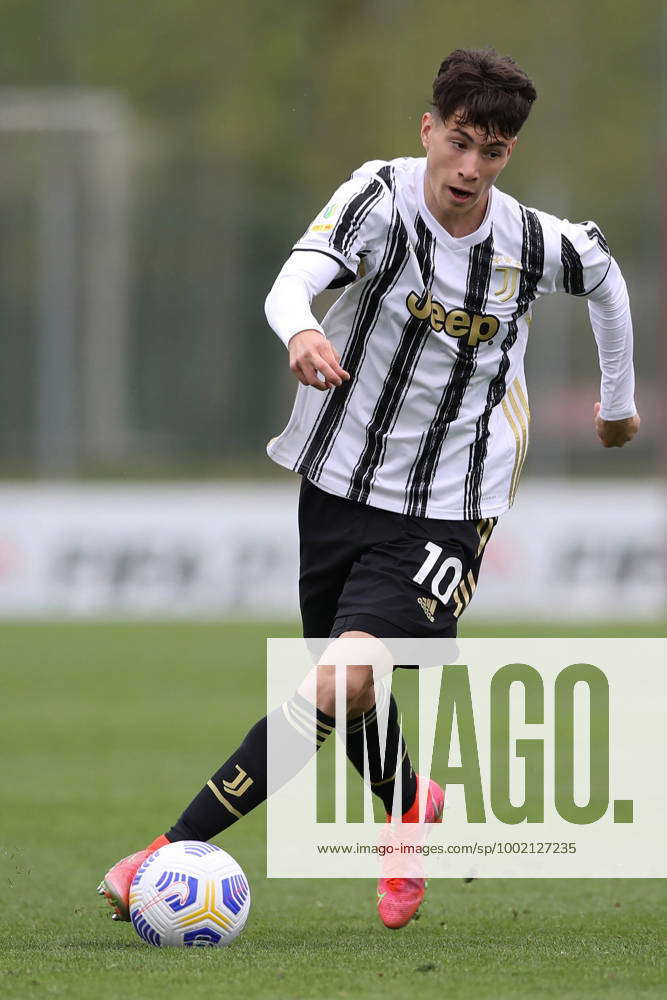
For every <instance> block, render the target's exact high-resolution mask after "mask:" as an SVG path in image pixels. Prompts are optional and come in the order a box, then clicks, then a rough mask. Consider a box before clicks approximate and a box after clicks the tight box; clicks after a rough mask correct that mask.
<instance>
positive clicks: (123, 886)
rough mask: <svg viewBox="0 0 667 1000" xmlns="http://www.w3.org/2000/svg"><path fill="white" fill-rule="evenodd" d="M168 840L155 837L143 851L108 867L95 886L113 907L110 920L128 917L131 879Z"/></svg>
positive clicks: (126, 918) (162, 837) (127, 918)
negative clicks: (147, 859)
mask: <svg viewBox="0 0 667 1000" xmlns="http://www.w3.org/2000/svg"><path fill="white" fill-rule="evenodd" d="M168 843H169V841H168V840H167V838H166V837H164V836H160V837H156V838H155V840H154V841H153V843H152V844H149V845H148V847H147V848H146V849H145V850H143V851H137V852H136V854H129V855H128V856H127V857H126V858H121V860H120V861H117V862H116V864H115V865H114V866H113V868H110V869H109V871H108V872H107V873H106V875H105V876H104V878H103V879H102V881H101V882H100V884H99V885H98V887H97V891H98V892H99V894H100V896H104V897H105V899H106V901H107V903H108V904H109V906H110V907H111V908H112V909H113V911H114V912H113V915H112V918H111V919H112V920H127V921H129V919H130V886H131V885H132V879H133V878H134V876H135V875H136V874H137V871H138V870H139V866H140V865H142V864H143V862H144V861H145V860H146V858H147V857H148V856H149V855H150V854H152V853H153V851H157V849H158V848H159V847H164V845H165V844H168Z"/></svg>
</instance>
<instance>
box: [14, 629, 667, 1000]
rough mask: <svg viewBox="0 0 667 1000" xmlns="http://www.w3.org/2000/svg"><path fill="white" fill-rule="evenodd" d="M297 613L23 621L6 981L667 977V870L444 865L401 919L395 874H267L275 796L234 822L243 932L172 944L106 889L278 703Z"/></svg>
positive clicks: (41, 988) (586, 983)
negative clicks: (383, 898)
mask: <svg viewBox="0 0 667 1000" xmlns="http://www.w3.org/2000/svg"><path fill="white" fill-rule="evenodd" d="M512 633H513V634H516V635H521V634H535V629H534V628H530V627H527V626H525V625H523V626H522V625H517V626H516V627H515V628H514V629H510V628H506V629H505V630H504V634H512ZM568 633H569V634H572V630H571V629H568V630H567V631H562V630H560V631H559V630H558V629H557V628H554V629H553V630H552V634H568ZM579 633H580V634H586V630H579ZM296 634H298V633H297V632H296V630H290V629H289V628H286V627H285V626H284V625H283V626H281V627H272V626H270V625H266V626H258V625H247V626H241V625H239V626H221V625H220V626H218V625H89V626H76V625H5V626H2V629H1V637H0V657H1V660H0V662H1V672H0V740H1V741H2V743H3V748H2V758H1V759H2V781H1V787H2V798H1V802H0V886H1V895H0V996H1V997H3V998H7V1000H9V998H21V1000H24V998H27V1000H31V998H38V997H45V998H46V997H67V998H89V1000H97V998H106V997H108V998H112V997H113V998H114V1000H118V998H122V997H127V998H137V1000H144V998H146V1000H149V998H159V1000H165V998H170V997H178V998H183V1000H199V998H202V1000H204V998H206V1000H210V998H213V997H232V996H233V997H243V998H256V997H263V998H264V997H266V998H283V997H285V998H287V997H289V998H293V997H300V998H305V1000H308V998H313V1000H315V998H317V1000H323V998H330V997H331V998H336V997H350V998H354V1000H363V998H375V997H378V998H380V997H382V998H394V997H396V998H399V997H400V998H403V997H413V996H414V997H419V998H422V997H423V998H431V997H434V998H435V997H438V998H443V997H444V998H447V1000H485V998H493V1000H503V998H510V997H511V998H530V1000H539V998H543V997H554V998H556V997H557V998H559V1000H567V998H572V1000H574V998H577V1000H581V998H598V997H600V998H603V997H604V998H607V997H609V998H624V1000H626V998H633V997H656V998H657V997H664V996H665V995H666V993H665V989H666V988H665V982H666V980H667V973H666V970H665V966H664V942H665V939H666V930H667V922H666V919H665V917H666V906H665V893H664V887H663V883H662V882H660V881H648V880H623V881H612V880H609V881H607V880H583V881H568V880H563V881H556V880H548V881H539V880H530V879H526V880H485V881H478V882H475V883H473V884H472V885H464V884H463V883H462V882H461V881H460V880H456V881H455V880H440V881H438V880H436V881H433V882H432V883H431V886H430V888H429V892H428V895H427V902H426V905H425V907H424V908H423V912H422V916H421V917H420V919H419V920H418V921H416V922H414V923H412V924H411V925H409V926H408V927H407V928H405V929H404V930H403V931H400V932H390V931H387V930H385V929H384V928H383V927H382V926H381V925H380V923H379V921H378V919H377V916H376V913H375V899H374V896H375V886H374V883H373V882H370V881H367V880H341V881H329V880H322V881H314V880H303V881H298V880H295V881H278V880H275V881H274V880H271V881H268V880H266V879H265V878H264V875H263V873H264V824H265V810H264V808H260V809H258V810H257V811H256V812H255V813H254V814H252V815H250V816H249V817H248V818H247V819H246V820H244V821H243V822H242V823H238V824H237V825H236V826H235V827H233V828H232V829H231V830H230V831H228V832H227V834H225V835H224V836H223V837H221V838H220V839H219V843H221V845H222V846H224V847H225V848H226V849H228V850H229V851H230V852H231V853H232V854H233V855H235V856H236V857H237V858H238V860H239V861H240V862H241V864H242V865H243V866H244V868H245V870H246V872H247V873H248V876H249V878H250V882H251V888H252V894H253V907H252V910H251V915H250V920H249V923H248V926H247V929H246V931H245V933H244V934H243V935H242V937H241V938H240V939H239V940H238V941H237V942H236V943H235V944H233V945H232V946H231V947H230V948H228V949H225V950H221V951H216V950H187V949H183V950H165V951H162V950H159V949H150V948H148V947H147V946H146V945H145V944H143V942H141V941H140V940H139V938H138V937H137V936H136V935H135V933H134V931H133V930H132V928H131V927H130V926H129V925H127V924H121V925H118V924H116V923H113V922H112V921H111V920H110V911H109V910H108V908H107V907H106V905H105V904H104V903H103V901H102V900H101V899H100V897H98V896H97V895H96V893H95V887H96V885H97V883H98V881H99V879H100V878H101V876H102V875H103V874H104V871H105V870H106V868H107V867H108V865H109V864H110V863H112V862H113V861H115V860H116V859H117V858H119V857H120V856H121V855H123V854H126V853H129V852H130V851H133V850H137V849H138V848H140V847H141V846H143V844H145V843H146V842H147V841H148V840H150V839H151V838H152V837H154V836H155V835H156V834H158V833H161V832H162V831H163V830H164V829H165V828H166V827H167V826H169V825H170V824H171V822H172V821H173V820H174V819H175V818H176V816H177V815H178V814H179V812H180V811H181V809H182V807H183V806H184V805H185V804H186V802H187V801H189V799H190V797H191V796H192V794H193V793H194V792H195V791H197V790H198V789H199V787H200V786H201V784H202V783H203V782H204V781H205V780H206V779H207V778H208V777H209V776H210V775H211V773H212V772H213V771H214V770H215V769H216V767H217V766H218V764H219V763H220V762H221V761H222V760H223V759H224V758H225V757H226V756H227V754H228V752H229V751H230V750H231V749H232V748H233V746H234V745H236V743H237V742H238V740H239V739H240V738H241V737H242V735H243V734H244V733H245V732H246V730H247V729H248V728H249V726H250V725H251V724H252V723H253V722H254V721H255V720H256V719H257V718H258V717H259V716H260V715H262V714H263V706H264V640H265V637H266V636H267V635H296ZM466 634H467V635H473V634H484V631H483V630H482V629H481V628H480V627H479V626H477V627H473V626H472V625H470V626H469V627H468V628H467V630H466ZM487 634H499V630H498V629H497V628H495V627H494V629H493V632H489V633H487ZM590 634H598V635H610V634H616V635H631V634H636V635H647V634H653V635H664V634H665V627H664V624H661V625H656V626H654V627H653V628H651V629H647V628H646V627H643V626H635V627H631V626H625V625H623V624H622V623H616V624H615V625H614V626H613V629H612V628H609V627H607V628H605V627H604V626H602V627H600V626H598V627H596V628H595V629H593V628H591V630H590Z"/></svg>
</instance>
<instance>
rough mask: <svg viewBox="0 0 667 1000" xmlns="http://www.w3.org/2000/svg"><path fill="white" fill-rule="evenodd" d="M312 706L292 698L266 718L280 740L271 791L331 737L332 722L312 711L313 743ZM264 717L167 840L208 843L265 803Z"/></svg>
mask: <svg viewBox="0 0 667 1000" xmlns="http://www.w3.org/2000/svg"><path fill="white" fill-rule="evenodd" d="M313 711H314V709H313V706H312V705H311V704H310V703H309V702H308V701H306V699H305V698H302V697H301V695H300V694H295V695H294V697H293V698H290V700H289V701H286V702H284V703H283V704H282V705H280V706H279V707H278V708H277V709H275V710H274V711H273V712H272V713H271V715H270V716H269V717H268V719H270V721H271V725H272V726H275V727H276V728H275V729H273V730H272V731H273V732H275V733H276V735H277V737H278V739H279V740H280V744H279V745H280V759H279V761H276V760H275V759H273V760H272V782H273V786H274V787H273V788H272V790H275V788H279V787H281V786H282V785H284V784H286V782H288V781H289V780H290V778H293V777H294V775H295V774H298V772H299V771H300V770H301V769H302V768H303V767H304V765H305V764H306V763H307V761H308V760H309V759H310V758H311V757H312V755H313V753H314V752H315V751H316V750H319V748H320V746H321V745H322V744H323V743H324V741H325V740H326V738H327V736H328V735H329V733H331V731H332V729H333V726H334V720H333V719H332V718H331V717H330V716H328V715H325V714H324V712H320V711H317V717H316V737H315V743H313V738H312V720H313ZM267 725H268V720H267V716H264V718H263V719H260V720H259V722H257V723H256V724H255V725H254V726H253V727H252V729H251V730H250V732H249V733H248V734H247V736H246V737H245V739H244V740H243V743H242V744H241V746H240V747H239V748H238V749H237V750H235V751H234V753H233V754H232V755H231V757H229V759H228V760H226V761H225V763H224V764H223V765H222V767H221V768H220V769H219V770H218V771H216V773H215V774H214V775H213V777H212V778H211V780H210V781H209V782H207V784H206V785H204V787H203V788H202V790H201V791H200V792H199V794H198V795H196V796H195V798H194V799H193V800H192V802H191V803H190V805H189V806H188V807H187V809H186V810H185V812H184V813H183V815H182V816H181V817H180V819H179V820H178V821H177V822H176V823H175V824H174V825H173V826H172V827H171V829H170V830H167V833H166V834H165V836H166V837H167V839H168V840H171V841H175V840H210V839H211V837H214V836H215V835H216V834H217V833H220V832H221V831H222V830H226V829H227V827H229V826H231V825H232V823H235V822H236V820H237V819H241V817H242V816H245V815H246V813H249V812H250V811H251V809H254V808H255V806H258V805H260V803H262V802H264V801H265V799H266V797H267Z"/></svg>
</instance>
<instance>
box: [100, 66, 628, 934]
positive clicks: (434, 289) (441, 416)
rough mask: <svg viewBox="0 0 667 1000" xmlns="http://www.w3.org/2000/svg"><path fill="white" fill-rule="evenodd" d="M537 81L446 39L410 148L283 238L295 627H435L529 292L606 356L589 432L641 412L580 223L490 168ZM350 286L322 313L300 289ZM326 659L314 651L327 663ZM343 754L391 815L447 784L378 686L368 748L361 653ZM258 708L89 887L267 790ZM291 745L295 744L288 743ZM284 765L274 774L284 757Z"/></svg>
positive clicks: (287, 710) (431, 801)
mask: <svg viewBox="0 0 667 1000" xmlns="http://www.w3.org/2000/svg"><path fill="white" fill-rule="evenodd" d="M535 98H536V92H535V89H534V87H533V84H532V83H531V81H530V80H529V79H528V77H527V76H526V74H525V73H524V72H523V71H522V70H521V69H520V68H519V67H518V66H517V65H516V63H515V62H514V61H513V60H512V59H510V58H505V57H501V56H499V55H498V54H497V53H496V52H495V51H493V50H488V51H478V50H461V49H458V50H456V51H455V52H452V53H451V54H450V55H449V56H448V57H447V58H446V59H445V60H444V62H443V63H442V64H441V66H440V68H439V70H438V73H437V76H436V79H435V82H434V85H433V103H432V110H431V111H428V112H426V113H425V114H424V115H423V117H422V120H421V142H422V145H423V147H424V150H425V153H426V155H425V157H421V158H413V157H404V158H400V159H396V160H393V161H390V162H386V161H383V160H374V161H371V162H369V163H366V164H364V165H363V166H362V167H360V168H359V169H358V170H356V171H355V172H354V173H353V174H352V176H351V178H350V179H349V180H347V181H346V182H345V183H344V184H342V185H341V187H339V188H338V190H337V191H336V192H335V193H334V194H333V196H332V197H331V199H330V200H329V202H328V203H327V205H326V207H325V208H324V209H323V210H322V212H321V213H320V214H319V215H318V216H317V218H316V219H315V220H314V222H313V223H312V224H311V225H310V226H309V227H308V229H307V230H306V232H305V233H304V235H303V236H302V237H301V239H300V240H299V241H298V242H297V244H296V246H295V247H294V251H293V253H292V254H291V256H290V258H289V259H288V261H287V263H286V264H285V265H284V267H283V268H282V270H281V272H280V274H279V275H278V278H277V279H276V282H275V284H274V286H273V288H272V290H271V292H270V294H269V297H268V299H267V302H266V314H267V318H268V320H269V323H270V325H271V326H272V327H273V329H274V330H275V331H276V333H277V334H278V336H279V337H280V338H281V339H282V340H283V341H284V343H285V345H286V346H287V348H288V351H289V363H290V368H291V370H292V371H293V372H294V374H295V375H296V377H297V378H298V380H299V382H300V383H301V384H300V385H299V387H298V391H297V395H296V402H295V404H294V410H293V412H292V416H291V418H290V421H289V423H288V425H287V427H286V429H285V430H284V431H283V433H282V434H281V435H280V436H279V437H278V438H275V439H274V440H273V441H271V442H270V443H269V446H268V452H269V455H270V456H271V457H272V458H273V459H274V460H275V461H276V462H278V463H280V464H281V465H284V466H286V467H288V468H290V469H294V470H295V471H296V472H298V473H299V474H300V475H301V477H302V482H301V495H300V501H299V529H300V556H301V571H300V601H301V613H302V618H303V631H304V636H306V637H327V636H330V637H331V638H332V640H335V639H336V638H338V637H346V638H354V637H359V638H365V639H368V638H370V637H375V639H377V640H379V639H381V638H386V637H397V636H398V637H413V636H414V637H451V636H455V635H456V631H457V624H458V619H459V617H460V615H461V613H462V612H463V611H464V609H465V608H466V606H467V605H468V603H469V601H470V599H471V597H472V595H473V593H474V590H475V588H476V586H477V579H478V574H479V571H480V565H481V561H482V557H483V554H484V549H485V546H486V544H487V542H488V540H489V537H490V535H491V532H492V531H493V528H494V526H495V524H496V521H497V519H498V517H499V516H500V515H501V514H502V513H503V512H504V511H505V510H507V508H508V507H509V506H510V505H511V504H512V502H513V500H514V497H515V494H516V490H517V485H518V481H519V477H520V474H521V466H522V464H523V461H524V459H525V454H526V447H527V440H528V425H529V421H530V410H529V406H528V393H527V389H526V383H525V377H524V370H523V358H524V353H525V350H526V345H527V341H528V333H529V328H530V322H531V313H532V308H533V303H534V302H536V301H537V299H538V298H539V297H540V296H542V295H546V294H548V293H551V292H566V293H568V294H570V295H576V296H579V297H581V298H585V299H586V300H587V302H588V311H589V316H590V322H591V326H592V329H593V334H594V336H595V340H596V342H597V347H598V354H599V359H600V368H601V372H602V379H601V390H600V391H601V395H600V402H598V403H595V406H594V427H595V431H596V432H597V435H598V437H599V439H600V441H601V442H602V445H603V446H604V447H607V448H609V447H622V446H623V445H625V444H626V443H627V442H629V441H630V440H631V439H632V438H633V437H634V435H635V434H636V433H637V431H638V429H639V416H638V414H637V411H636V408H635V404H634V373H633V365H632V323H631V317H630V309H629V303H628V295H627V290H626V286H625V282H624V280H623V277H622V275H621V272H620V269H619V267H618V264H617V263H616V262H615V261H614V259H613V258H612V256H611V254H610V251H609V247H608V246H607V243H606V241H605V238H604V236H603V234H602V232H601V230H600V229H599V227H598V226H597V225H596V224H595V223H594V222H583V223H571V222H568V221H566V220H561V219H558V218H556V217H554V216H552V215H549V214H547V213H545V212H542V211H539V210H536V209H532V208H526V207H525V206H523V205H521V204H520V203H519V202H517V201H516V200H515V199H514V198H512V197H510V196H509V195H506V194H504V193H503V192H502V191H500V190H499V189H498V188H497V187H496V186H495V185H496V181H497V179H498V177H499V175H500V173H501V172H502V171H503V170H504V168H505V167H506V166H507V164H508V162H509V160H510V157H511V156H512V155H513V153H514V150H515V147H516V145H517V136H518V134H519V131H520V129H521V127H522V125H523V124H524V122H525V121H526V118H527V117H528V114H529V112H530V110H531V107H532V105H533V102H534V101H535ZM340 285H345V286H346V290H345V291H344V292H343V294H342V295H341V297H340V298H339V299H338V301H337V302H336V303H335V305H334V306H333V308H332V309H331V310H330V311H329V313H328V314H327V316H326V318H325V319H324V321H323V323H322V325H320V324H319V323H318V322H317V321H316V319H315V318H314V316H313V315H312V312H311V301H312V299H313V297H314V296H315V295H317V294H318V293H319V292H321V291H323V290H324V289H325V288H327V287H337V286H340ZM325 661H326V658H325ZM313 702H315V704H316V720H317V723H316V724H317V742H318V744H319V743H321V742H323V740H324V739H325V738H326V737H327V735H328V734H329V733H330V732H331V730H332V727H333V725H334V718H333V716H334V704H335V699H334V687H333V677H332V671H331V669H330V668H320V669H319V671H318V672H317V684H316V686H315V685H312V684H311V686H310V687H309V686H307V685H306V686H304V687H302V688H301V689H300V690H299V691H297V692H296V693H295V695H294V697H293V698H292V699H290V700H289V701H288V702H286V703H285V704H284V705H283V706H281V708H280V709H277V710H276V713H275V716H274V719H273V720H272V721H273V723H274V724H275V725H276V726H278V727H282V729H281V730H280V732H281V734H282V736H281V740H282V741H283V743H284V745H285V746H290V747H291V749H292V750H293V759H294V760H295V761H297V762H298V761H299V760H300V759H301V760H302V761H303V760H305V752H306V751H305V749H304V747H300V741H301V742H302V743H303V735H302V731H303V722H304V720H306V719H308V718H309V712H311V713H312V712H313V711H314V708H313ZM347 710H348V722H347V753H348V757H349V758H350V760H351V761H352V763H353V764H354V766H355V767H356V768H357V770H358V771H359V772H360V773H361V774H362V775H363V773H364V768H363V762H364V745H365V744H366V746H367V752H368V763H369V770H370V781H371V786H372V788H373V791H374V792H375V793H376V794H377V795H378V796H380V798H381V799H382V801H383V803H384V805H385V808H386V811H387V814H390V813H391V812H392V811H393V810H394V791H395V784H396V783H397V782H396V781H395V779H396V776H397V774H400V778H401V780H400V783H399V787H400V789H401V802H400V807H399V808H400V811H401V814H402V818H403V821H404V822H417V821H418V820H419V819H420V817H419V815H418V802H419V799H420V797H421V798H422V799H423V800H424V801H425V813H424V816H423V819H424V820H425V821H426V822H438V821H439V820H440V818H441V815H442V811H443V801H444V796H443V790H442V788H440V786H438V785H437V784H436V782H435V781H429V782H426V781H425V780H424V781H423V794H422V795H421V796H420V795H419V793H418V789H419V782H420V777H419V775H416V774H415V773H414V771H413V769H412V765H411V763H410V757H409V754H408V751H407V748H406V747H405V744H404V743H403V740H402V736H401V734H400V728H399V721H398V710H397V706H396V702H395V700H394V699H393V697H392V698H390V702H389V705H388V709H387V712H388V714H387V734H386V739H387V747H386V752H385V755H384V758H382V757H381V756H380V754H379V749H378V724H377V711H378V706H376V705H375V692H374V687H373V676H372V672H371V669H370V667H367V668H364V667H356V668H353V669H352V668H351V669H349V670H348V676H347ZM266 731H267V720H266V718H264V719H262V720H261V721H260V722H258V723H257V724H256V725H255V726H254V727H253V729H251V731H250V732H249V733H248V735H247V736H246V737H245V739H244V741H243V742H242V743H241V745H240V747H239V748H238V749H237V750H235V751H234V753H233V754H232V755H231V756H230V757H229V758H228V760H227V761H226V762H225V763H224V764H223V765H222V767H221V768H220V769H219V770H218V772H216V774H215V775H214V776H213V778H212V779H211V780H210V781H209V782H208V784H207V785H206V786H204V788H203V789H202V790H201V791H200V792H199V794H198V795H197V796H196V797H195V799H194V800H193V802H192V803H191V804H190V805H189V806H188V807H187V809H186V810H185V812H184V813H183V815H182V816H181V818H180V819H179V820H178V821H177V822H176V824H175V825H174V826H173V827H172V828H171V829H170V830H168V831H167V833H166V835H165V836H163V837H158V838H157V840H155V841H154V842H153V843H152V844H151V845H149V847H148V848H147V849H146V850H145V851H140V852H138V853H137V854H135V855H132V856H130V857H129V858H125V859H123V860H122V861H120V862H118V863H117V864H116V865H114V867H113V868H111V870H110V871H109V872H108V873H107V875H106V876H105V879H104V880H103V882H102V884H101V886H100V891H101V892H103V893H104V894H105V895H106V896H107V898H108V899H109V901H110V902H111V904H112V906H113V907H114V909H115V911H116V912H115V916H117V917H120V918H122V919H128V894H129V885H130V881H131V879H132V877H133V875H134V873H135V872H136V870H137V868H138V866H139V864H140V863H141V861H143V860H144V859H145V858H146V857H147V854H148V853H149V852H150V851H151V850H153V849H155V848H156V847H158V846H160V845H162V844H164V843H167V842H168V841H174V840H179V839H186V838H192V839H198V840H208V839H209V838H210V837H212V836H215V835H216V834H218V833H220V832H221V831H222V830H224V829H226V828H227V827H228V826H230V825H231V824H232V823H234V822H235V821H236V820H237V819H239V818H241V817H242V816H243V815H245V814H246V813H247V812H248V811H249V810H250V809H252V808H254V807H255V806H256V805H258V804H259V803H260V802H262V801H263V800H264V799H265V798H266V795H267V781H266V771H267V762H266ZM300 753H301V757H300V756H299V754H300ZM284 777H285V780H287V779H288V778H289V777H290V775H289V774H285V776H284ZM423 896H424V880H423V879H420V878H389V879H381V880H380V886H379V891H378V898H379V907H378V908H379V913H380V917H381V919H382V920H383V922H384V923H385V924H386V925H387V926H389V927H401V926H403V925H404V924H405V923H407V922H408V921H409V920H410V919H411V918H412V917H413V916H414V914H415V912H416V910H417V908H418V906H419V904H420V902H421V900H422V898H423Z"/></svg>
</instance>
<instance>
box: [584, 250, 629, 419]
mask: <svg viewBox="0 0 667 1000" xmlns="http://www.w3.org/2000/svg"><path fill="white" fill-rule="evenodd" d="M588 313H589V315H590V319H591V326H592V327H593V333H594V334H595V341H596V343H597V348H598V357H599V359H600V371H601V372H602V379H601V384H600V401H601V404H602V405H601V408H600V416H601V417H602V419H603V420H624V419H625V418H626V417H632V416H634V415H635V413H636V412H637V410H636V408H635V400H634V393H635V372H634V367H633V363H632V316H631V315H630V301H629V299H628V290H627V287H626V284H625V281H624V279H623V275H622V274H621V269H620V268H619V266H618V264H617V263H616V261H615V260H614V259H613V258H612V260H611V264H610V267H609V271H608V272H607V276H606V278H605V279H604V281H603V282H602V283H601V284H600V285H599V286H598V288H596V289H595V290H594V291H593V292H591V294H590V295H589V296H588Z"/></svg>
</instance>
